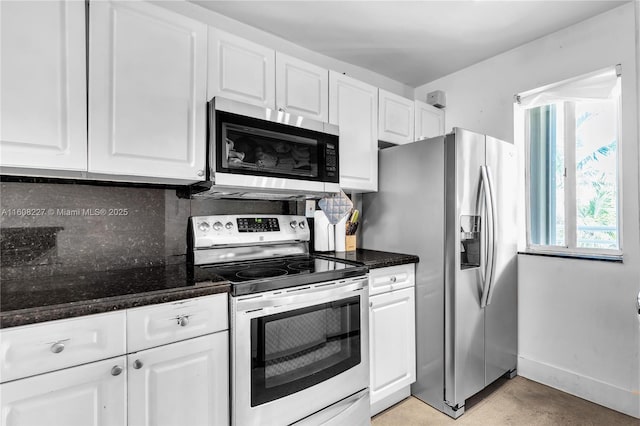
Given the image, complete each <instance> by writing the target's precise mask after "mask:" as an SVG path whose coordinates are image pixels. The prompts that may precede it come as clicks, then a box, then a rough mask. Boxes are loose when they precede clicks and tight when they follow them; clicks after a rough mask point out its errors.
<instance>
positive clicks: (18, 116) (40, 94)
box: [0, 1, 87, 171]
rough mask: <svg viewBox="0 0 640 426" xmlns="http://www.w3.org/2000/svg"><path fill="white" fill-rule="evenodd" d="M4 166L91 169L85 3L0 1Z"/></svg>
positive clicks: (0, 150)
mask: <svg viewBox="0 0 640 426" xmlns="http://www.w3.org/2000/svg"><path fill="white" fill-rule="evenodd" d="M0 37H1V38H2V47H1V49H0V64H1V69H0V73H1V85H0V93H2V107H1V108H0V165H1V166H3V167H18V168H30V169H33V168H36V169H37V168H45V169H57V170H66V171H69V170H70V171H84V170H86V169H87V129H86V122H87V107H86V96H87V89H86V76H85V69H86V60H85V6H84V2H73V1H70V2H64V1H47V2H28V1H2V2H0Z"/></svg>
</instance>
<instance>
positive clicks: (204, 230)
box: [198, 222, 211, 232]
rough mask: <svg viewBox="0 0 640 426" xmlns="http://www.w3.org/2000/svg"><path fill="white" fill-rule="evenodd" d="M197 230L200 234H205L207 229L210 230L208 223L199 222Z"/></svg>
mask: <svg viewBox="0 0 640 426" xmlns="http://www.w3.org/2000/svg"><path fill="white" fill-rule="evenodd" d="M198 228H199V229H200V230H201V231H202V232H207V231H208V230H209V228H211V226H210V225H209V222H200V224H199V225H198Z"/></svg>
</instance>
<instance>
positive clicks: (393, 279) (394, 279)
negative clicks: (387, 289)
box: [389, 275, 398, 283]
mask: <svg viewBox="0 0 640 426" xmlns="http://www.w3.org/2000/svg"><path fill="white" fill-rule="evenodd" d="M389 280H390V281H391V282H392V283H395V282H396V281H397V280H398V279H397V278H396V276H395V275H394V276H393V277H391V278H390V279H389Z"/></svg>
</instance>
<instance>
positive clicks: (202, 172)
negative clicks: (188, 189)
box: [196, 170, 204, 177]
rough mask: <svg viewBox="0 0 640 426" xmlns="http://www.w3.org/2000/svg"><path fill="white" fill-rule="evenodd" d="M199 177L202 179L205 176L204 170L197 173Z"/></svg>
mask: <svg viewBox="0 0 640 426" xmlns="http://www.w3.org/2000/svg"><path fill="white" fill-rule="evenodd" d="M196 174H197V175H198V176H200V177H202V176H204V170H198V173H196Z"/></svg>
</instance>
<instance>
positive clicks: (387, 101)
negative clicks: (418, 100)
mask: <svg viewBox="0 0 640 426" xmlns="http://www.w3.org/2000/svg"><path fill="white" fill-rule="evenodd" d="M413 111H414V105H413V100H411V99H407V98H403V97H402V96H398V95H396V94H394V93H390V92H387V91H386V90H382V89H380V92H379V110H378V139H379V140H381V141H386V142H392V143H395V144H403V143H409V142H413V140H414V139H413V126H414V112H413Z"/></svg>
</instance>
